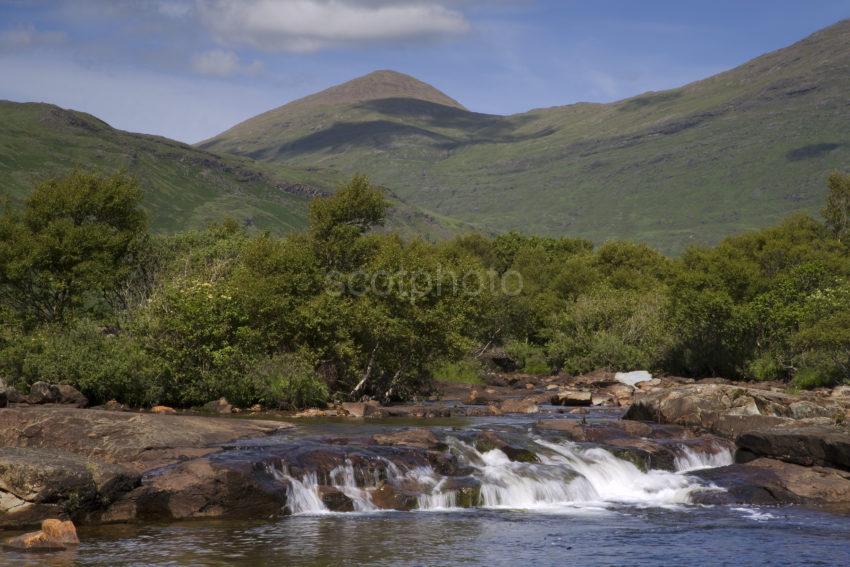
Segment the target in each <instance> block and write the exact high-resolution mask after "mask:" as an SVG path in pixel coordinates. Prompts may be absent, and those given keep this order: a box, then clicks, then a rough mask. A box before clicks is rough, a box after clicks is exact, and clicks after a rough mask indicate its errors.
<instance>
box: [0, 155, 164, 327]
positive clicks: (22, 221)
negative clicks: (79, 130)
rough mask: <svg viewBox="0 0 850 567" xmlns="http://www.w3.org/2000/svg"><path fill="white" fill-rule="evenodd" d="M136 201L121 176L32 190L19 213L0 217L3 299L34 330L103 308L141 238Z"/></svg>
mask: <svg viewBox="0 0 850 567" xmlns="http://www.w3.org/2000/svg"><path fill="white" fill-rule="evenodd" d="M141 198H142V195H141V192H140V191H139V188H138V186H137V184H136V181H135V180H134V179H132V178H130V177H128V176H126V175H124V174H120V173H119V174H115V175H111V176H100V175H97V174H93V173H86V172H82V171H74V172H72V173H71V174H69V175H67V176H65V177H60V178H56V179H51V180H49V181H46V182H45V183H42V184H41V185H39V186H37V187H36V188H35V191H34V192H33V193H32V195H31V196H30V197H29V198H28V199H27V200H26V201H25V203H24V208H23V210H22V211H20V212H16V211H12V210H7V211H6V212H5V213H4V215H3V216H2V217H0V298H2V300H4V301H5V302H7V304H8V305H10V306H11V307H12V309H14V310H16V311H17V312H18V313H19V314H20V315H21V316H22V317H23V318H24V319H25V320H27V321H34V322H61V321H63V320H65V318H66V316H67V315H68V312H69V311H70V310H72V309H74V308H79V307H82V306H84V305H85V306H87V307H89V308H93V307H94V306H97V304H98V302H100V303H102V300H103V299H104V298H105V297H106V295H107V294H108V293H109V292H112V291H115V290H116V289H117V287H118V286H119V285H120V284H121V282H122V281H124V280H125V278H127V277H128V275H129V274H130V273H131V271H132V269H133V266H132V253H133V250H134V248H136V247H138V246H139V245H140V243H141V242H142V241H143V240H144V239H145V237H146V234H147V233H146V217H145V214H144V212H143V211H142V210H141V209H140V208H139V204H140V203H141Z"/></svg>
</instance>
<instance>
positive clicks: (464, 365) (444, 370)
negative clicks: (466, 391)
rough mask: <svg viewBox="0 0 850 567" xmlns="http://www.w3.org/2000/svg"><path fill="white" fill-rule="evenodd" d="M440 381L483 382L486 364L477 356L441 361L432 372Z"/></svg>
mask: <svg viewBox="0 0 850 567" xmlns="http://www.w3.org/2000/svg"><path fill="white" fill-rule="evenodd" d="M431 373H432V374H433V375H434V379H435V380H437V381H438V382H445V383H448V384H483V383H484V380H483V379H482V375H483V374H484V366H483V365H482V364H481V362H479V361H478V360H477V359H475V358H464V359H463V360H458V361H448V362H441V363H440V364H437V365H436V366H435V367H434V369H433V370H432V372H431Z"/></svg>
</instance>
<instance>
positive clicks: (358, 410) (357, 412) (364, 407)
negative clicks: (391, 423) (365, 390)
mask: <svg viewBox="0 0 850 567" xmlns="http://www.w3.org/2000/svg"><path fill="white" fill-rule="evenodd" d="M380 407H381V406H380V404H379V403H378V402H374V401H369V402H343V404H342V409H343V411H345V412H346V414H347V415H349V416H351V417H369V416H371V415H373V414H375V413H377V412H378V411H379V410H380Z"/></svg>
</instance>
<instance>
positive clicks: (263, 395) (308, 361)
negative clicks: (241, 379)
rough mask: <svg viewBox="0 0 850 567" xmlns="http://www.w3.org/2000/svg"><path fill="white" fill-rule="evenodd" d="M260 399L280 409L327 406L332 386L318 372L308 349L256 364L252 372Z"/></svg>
mask: <svg viewBox="0 0 850 567" xmlns="http://www.w3.org/2000/svg"><path fill="white" fill-rule="evenodd" d="M247 376H248V379H249V380H250V381H251V382H253V383H254V384H255V387H256V391H257V394H258V398H259V401H260V402H262V403H263V404H264V405H266V406H271V407H277V408H280V409H302V408H307V407H324V406H325V405H327V402H328V396H329V393H328V386H327V384H325V383H324V382H323V381H322V379H321V378H320V377H319V376H318V375H317V374H316V371H315V362H314V361H313V359H312V357H311V356H310V355H309V354H307V353H306V352H298V353H284V354H278V355H275V356H273V357H270V358H266V359H263V360H261V361H259V362H258V363H256V364H255V365H254V367H253V368H251V370H250V371H249V372H248V375H247Z"/></svg>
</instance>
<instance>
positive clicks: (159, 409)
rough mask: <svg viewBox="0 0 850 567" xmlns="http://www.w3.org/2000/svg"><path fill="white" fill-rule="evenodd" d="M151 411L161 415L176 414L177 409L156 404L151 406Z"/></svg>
mask: <svg viewBox="0 0 850 567" xmlns="http://www.w3.org/2000/svg"><path fill="white" fill-rule="evenodd" d="M151 413H154V414H159V415H174V414H176V413H177V410H176V409H174V408H171V407H168V406H154V407H152V408H151Z"/></svg>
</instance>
